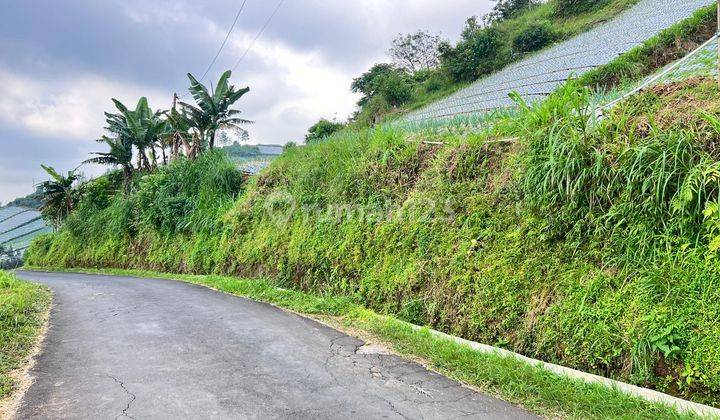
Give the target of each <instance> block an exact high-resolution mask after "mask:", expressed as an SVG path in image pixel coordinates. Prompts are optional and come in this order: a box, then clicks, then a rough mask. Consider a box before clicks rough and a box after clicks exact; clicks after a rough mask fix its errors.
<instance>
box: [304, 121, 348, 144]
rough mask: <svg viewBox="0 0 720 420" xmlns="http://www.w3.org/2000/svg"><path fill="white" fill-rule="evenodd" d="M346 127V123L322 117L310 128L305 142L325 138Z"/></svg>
mask: <svg viewBox="0 0 720 420" xmlns="http://www.w3.org/2000/svg"><path fill="white" fill-rule="evenodd" d="M344 127H345V124H343V123H338V122H333V121H329V120H326V119H325V118H321V119H320V121H318V122H316V123H315V124H313V125H311V126H310V128H308V133H307V134H306V135H305V143H312V142H315V141H318V140H323V139H325V138H327V137H328V136H330V135H332V134H334V133H336V132H337V131H340V130H342V129H343V128H344Z"/></svg>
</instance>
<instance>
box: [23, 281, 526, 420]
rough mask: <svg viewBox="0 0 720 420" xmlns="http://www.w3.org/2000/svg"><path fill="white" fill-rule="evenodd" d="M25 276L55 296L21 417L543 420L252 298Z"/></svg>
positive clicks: (150, 284)
mask: <svg viewBox="0 0 720 420" xmlns="http://www.w3.org/2000/svg"><path fill="white" fill-rule="evenodd" d="M18 275H19V276H20V277H22V278H24V279H28V280H31V281H36V282H39V283H43V284H46V285H48V286H49V287H50V288H51V289H52V290H53V294H54V300H53V309H52V313H51V318H50V329H49V332H48V335H47V338H46V340H45V343H44V347H43V351H42V352H41V354H40V356H39V358H38V362H37V364H36V366H35V368H34V369H33V372H32V374H33V376H34V377H35V382H34V383H33V385H32V386H31V387H30V389H29V390H28V392H27V394H26V395H25V398H24V400H23V402H22V404H21V406H20V410H19V413H18V417H19V418H21V419H25V418H116V419H117V418H121V417H128V418H136V419H144V418H173V419H179V418H198V417H201V418H263V419H265V418H313V419H318V418H443V419H447V418H454V417H473V418H490V419H510V418H512V419H519V418H532V417H533V416H531V415H530V414H528V413H526V412H524V411H523V410H521V409H519V408H517V407H514V406H512V405H510V404H508V403H505V402H503V401H500V400H497V399H495V398H492V397H489V396H486V395H482V394H478V393H476V392H474V391H472V390H470V389H467V388H464V387H462V386H460V385H459V384H458V383H456V382H454V381H452V380H450V379H447V378H445V377H443V376H441V375H438V374H436V373H433V372H429V371H427V370H426V369H424V368H423V367H422V366H420V365H418V364H416V363H413V362H410V361H406V360H404V359H402V358H399V357H397V356H392V355H382V354H372V352H370V354H365V351H364V350H365V349H366V348H363V347H361V346H362V345H363V344H364V343H363V342H362V341H359V340H357V339H355V338H353V337H349V336H347V335H345V334H342V333H340V332H338V331H335V330H333V329H331V328H328V327H325V326H323V325H321V324H319V323H317V322H314V321H312V320H308V319H305V318H302V317H300V316H297V315H294V314H290V313H287V312H284V311H282V310H280V309H277V308H274V307H272V306H269V305H266V304H262V303H258V302H254V301H251V300H248V299H243V298H239V297H235V296H231V295H228V294H224V293H219V292H215V291H212V290H209V289H206V288H203V287H200V286H195V285H191V284H187V283H182V282H175V281H168V280H154V279H134V278H128V277H115V276H97V275H81V274H60V273H33V272H18ZM358 349H360V350H358Z"/></svg>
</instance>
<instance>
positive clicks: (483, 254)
mask: <svg viewBox="0 0 720 420" xmlns="http://www.w3.org/2000/svg"><path fill="white" fill-rule="evenodd" d="M719 94H720V91H719V89H718V86H717V82H716V81H714V80H712V79H700V78H697V79H692V80H689V81H687V82H684V83H679V84H678V83H676V84H672V85H667V86H662V87H658V88H654V89H651V90H649V91H647V92H645V93H643V94H641V95H638V96H637V97H634V98H632V99H631V100H628V101H627V102H625V103H623V104H622V105H621V106H619V107H617V108H616V109H614V110H613V111H612V112H611V113H609V115H606V117H605V118H603V119H602V120H596V119H594V118H593V116H592V113H591V112H590V111H589V110H588V107H587V104H588V103H589V101H590V100H591V95H592V93H591V92H590V91H589V90H588V89H586V88H581V87H578V85H576V84H570V85H568V86H567V87H565V88H563V89H561V90H560V91H559V92H557V93H555V94H554V95H552V96H551V97H550V98H549V99H548V100H547V101H546V102H544V103H543V104H540V105H535V106H527V105H525V104H522V103H520V104H519V110H518V111H517V112H516V113H514V114H513V115H498V116H495V117H493V118H491V119H489V120H488V121H486V124H485V125H484V126H483V127H484V128H483V129H481V130H479V131H477V132H473V133H471V134H462V135H457V134H452V132H453V131H452V130H446V131H443V133H444V134H437V133H439V132H438V131H405V130H403V129H401V128H398V127H393V126H387V125H384V126H383V125H381V126H378V127H376V128H373V129H364V130H359V131H353V132H350V131H343V132H339V133H336V134H334V135H333V136H331V137H330V138H328V139H327V140H325V141H322V142H316V143H313V144H312V145H309V146H306V147H302V148H289V149H287V150H286V152H285V153H284V154H283V155H282V156H281V157H279V158H278V159H276V160H275V161H274V162H273V163H272V164H271V165H270V167H269V168H267V169H266V170H264V171H263V172H262V173H261V174H260V175H259V176H257V177H254V178H251V179H249V180H247V179H246V178H244V177H243V176H242V174H241V173H239V172H238V171H237V170H236V169H235V167H234V166H233V165H232V163H230V162H229V161H228V159H227V157H225V156H224V155H223V154H220V153H216V152H213V151H210V152H207V153H205V154H203V155H201V156H199V157H198V158H197V160H194V161H193V160H188V159H186V158H183V157H179V158H178V159H177V160H176V161H175V162H173V163H171V164H169V165H167V166H163V167H160V168H159V169H158V170H156V171H155V172H153V173H151V174H145V175H143V176H141V177H137V179H136V180H135V181H134V182H133V184H132V185H131V187H130V188H129V192H127V193H124V192H123V187H122V182H121V177H120V176H108V177H103V178H100V179H98V180H96V181H94V187H93V188H88V189H87V191H89V192H87V193H86V194H85V195H84V198H83V199H82V200H81V202H80V203H79V204H78V206H77V208H76V209H75V210H74V211H73V212H72V213H70V215H69V216H68V218H67V220H66V221H65V223H64V225H63V227H62V229H61V230H60V231H59V232H57V233H55V234H51V235H47V236H44V237H42V238H41V239H39V240H37V241H36V242H35V243H34V244H33V246H32V247H31V249H30V250H29V251H28V256H27V258H28V262H29V264H33V265H42V266H57V267H60V266H62V267H71V266H85V267H118V268H147V269H154V270H161V271H172V272H184V273H216V274H243V275H256V274H265V275H270V276H271V277H272V278H274V279H276V281H277V284H279V285H283V286H290V287H296V288H301V289H303V290H307V291H312V292H316V293H321V294H332V295H342V296H347V297H349V298H350V299H352V300H353V301H355V302H357V303H360V304H362V305H365V306H368V307H370V308H372V309H375V310H377V311H379V312H383V313H390V314H395V315H397V316H399V317H401V318H403V319H406V320H409V321H412V322H414V323H418V324H426V325H431V326H433V327H435V328H438V329H440V330H443V331H446V332H449V333H453V334H457V335H460V336H463V337H465V338H469V339H473V340H477V341H481V342H485V343H488V344H493V345H497V346H501V347H504V348H508V349H512V350H514V351H518V352H520V353H522V354H525V355H528V356H531V357H536V358H539V359H543V360H547V361H551V362H556V363H560V364H563V365H566V366H570V367H574V368H579V369H582V370H586V371H591V372H595V373H598V374H602V375H606V376H609V377H613V378H618V379H622V380H624V381H628V382H632V383H635V384H640V385H645V386H650V387H653V388H656V389H659V390H662V391H665V392H669V393H671V394H675V395H679V396H683V397H686V398H690V399H693V400H695V401H699V402H704V403H708V404H713V405H716V406H720V348H719V347H718V346H717V343H718V342H720V324H718V322H717V320H718V319H720V287H719V286H720V264H718V250H719V249H720V210H719V209H720V202H719V200H720V197H719V192H720V164H718V158H719V157H720V156H718V154H720V149H718V144H719V143H718V142H719V141H720V120H718V119H717V117H716V115H717V114H718V112H720V99H718V98H720V96H718V95H719ZM424 141H432V142H433V143H432V144H427V143H424Z"/></svg>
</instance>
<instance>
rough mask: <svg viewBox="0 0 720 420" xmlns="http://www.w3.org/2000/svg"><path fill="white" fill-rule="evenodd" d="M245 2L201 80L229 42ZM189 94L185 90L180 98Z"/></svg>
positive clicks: (245, 1)
mask: <svg viewBox="0 0 720 420" xmlns="http://www.w3.org/2000/svg"><path fill="white" fill-rule="evenodd" d="M245 3H247V0H243V2H242V4H241V5H240V9H238V11H237V13H235V20H233V23H232V25H230V29H228V31H227V34H225V39H223V42H222V44H220V48H218V50H217V52H216V53H215V57H213V59H212V61H210V64H208V66H207V68H206V69H205V72H204V73H203V75H202V76H201V77H200V81H202V80H203V79H205V76H207V74H208V73H209V72H210V69H212V66H214V65H215V62H216V61H217V59H218V57H220V53H221V52H222V50H223V48H225V44H226V43H227V40H228V39H229V38H230V34H231V33H232V31H233V29H235V25H236V24H237V21H238V18H240V13H242V11H243V9H244V8H245ZM187 95H188V93H187V92H184V93H182V94H180V95H179V96H178V99H182V98H184V97H186V96H187Z"/></svg>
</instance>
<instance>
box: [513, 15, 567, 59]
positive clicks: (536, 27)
mask: <svg viewBox="0 0 720 420" xmlns="http://www.w3.org/2000/svg"><path fill="white" fill-rule="evenodd" d="M556 38H557V35H556V34H555V31H554V30H553V28H552V27H551V26H550V23H549V22H538V23H531V24H529V25H528V26H526V27H525V28H524V29H523V30H522V31H521V32H520V33H518V34H517V35H515V37H514V38H513V40H512V45H513V48H514V49H515V51H517V52H523V53H526V52H532V51H537V50H540V49H542V48H544V47H546V46H547V45H548V44H550V43H552V42H553V41H554V40H555V39H556Z"/></svg>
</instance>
